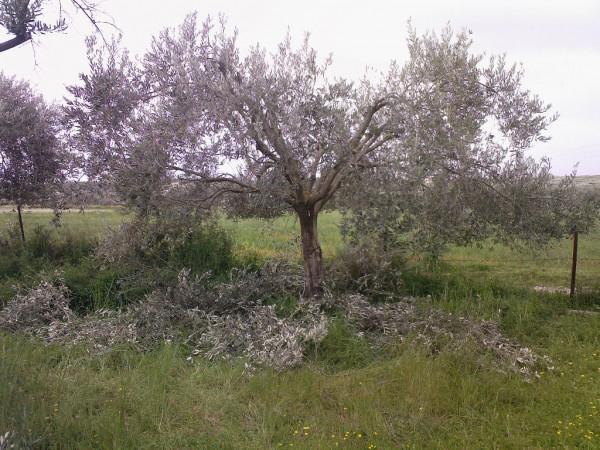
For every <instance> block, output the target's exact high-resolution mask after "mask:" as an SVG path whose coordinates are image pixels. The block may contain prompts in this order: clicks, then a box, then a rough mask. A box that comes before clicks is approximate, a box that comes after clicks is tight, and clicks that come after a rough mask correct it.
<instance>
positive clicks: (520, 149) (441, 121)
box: [340, 28, 597, 256]
mask: <svg viewBox="0 0 600 450" xmlns="http://www.w3.org/2000/svg"><path fill="white" fill-rule="evenodd" d="M408 44H409V50H410V54H411V58H410V61H409V62H408V63H407V64H406V65H405V66H404V67H403V68H402V69H399V68H398V69H397V70H396V72H395V73H394V74H393V75H394V77H395V78H396V82H395V84H397V85H401V86H404V88H405V95H404V97H403V98H404V103H403V104H404V106H405V107H406V108H407V114H406V116H405V121H404V122H403V126H404V135H403V139H402V141H400V142H398V143H397V144H396V145H394V147H393V148H392V149H391V150H390V151H389V152H388V153H387V154H386V155H385V156H383V158H382V159H379V160H374V163H375V164H374V166H373V167H372V168H369V169H367V170H364V171H362V172H360V173H357V174H356V175H355V177H354V179H353V180H352V183H348V184H347V185H346V189H345V192H344V195H343V200H342V201H341V202H340V203H341V205H342V207H343V209H345V210H346V212H348V213H349V215H348V221H349V223H348V224H347V225H346V227H345V229H346V230H347V231H350V230H353V233H354V235H353V238H354V240H355V242H359V241H360V240H361V239H363V238H362V237H361V235H364V236H365V237H367V236H369V237H371V238H377V239H378V240H380V241H381V242H382V245H383V246H384V247H389V246H392V247H394V246H395V247H398V246H402V245H407V244H408V245H410V246H412V247H413V248H415V249H417V250H418V251H422V252H427V253H429V254H431V255H433V256H439V255H440V253H441V252H442V251H443V250H444V248H445V246H446V245H447V244H449V243H456V244H460V245H466V244H472V243H475V242H478V241H481V240H482V239H485V238H487V237H489V236H494V237H495V238H497V239H499V240H501V241H503V242H514V241H515V240H517V241H520V242H526V243H528V244H533V245H540V244H543V243H545V242H547V241H548V240H549V239H551V238H558V237H562V236H564V235H565V234H567V233H569V230H570V229H572V228H573V220H572V216H573V210H574V209H575V205H574V203H575V198H576V197H577V194H576V193H575V191H574V189H573V183H572V181H573V180H572V177H567V178H565V179H563V180H562V181H560V182H556V181H555V180H554V179H553V176H552V175H551V174H550V164H549V161H548V160H545V159H543V160H542V161H540V162H537V161H535V160H533V159H532V158H530V157H527V156H526V155H525V154H524V152H525V150H526V149H527V148H528V147H529V146H530V145H531V144H532V143H533V142H534V141H541V142H543V141H546V140H548V139H549V138H548V137H547V136H546V135H545V134H544V133H545V130H546V128H547V126H548V125H549V124H551V123H552V122H553V121H554V120H555V119H556V118H557V116H556V115H553V116H548V114H547V113H548V111H549V108H550V106H549V105H545V104H544V103H543V102H542V101H541V100H540V99H539V98H538V97H537V96H535V95H533V94H531V93H530V92H529V91H528V90H526V89H524V88H523V87H522V78H523V71H522V70H521V69H519V68H518V67H517V66H507V65H506V61H505V58H504V57H492V58H490V59H489V61H488V63H487V66H486V65H485V61H484V57H483V56H479V55H473V54H471V51H470V46H471V40H470V38H469V36H468V35H467V34H466V33H464V32H463V33H458V34H454V33H453V32H452V31H451V30H450V29H449V28H447V29H445V30H444V31H443V32H442V34H441V35H440V36H439V37H438V36H436V35H435V34H432V33H431V34H426V35H425V36H423V37H418V36H416V34H415V33H414V30H412V31H411V35H410V38H409V41H408ZM584 203H585V202H584ZM580 206H582V209H581V210H580V211H579V216H580V219H579V220H578V222H577V223H578V226H577V228H579V229H581V230H584V229H587V227H588V226H589V224H590V223H591V221H590V218H591V217H593V216H594V209H593V207H592V205H591V204H590V203H589V202H587V203H585V205H584V204H583V203H581V204H580ZM596 211H597V209H596Z"/></svg>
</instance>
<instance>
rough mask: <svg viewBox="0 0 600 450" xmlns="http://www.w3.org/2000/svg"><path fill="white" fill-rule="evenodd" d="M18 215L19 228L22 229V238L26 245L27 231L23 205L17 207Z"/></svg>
mask: <svg viewBox="0 0 600 450" xmlns="http://www.w3.org/2000/svg"><path fill="white" fill-rule="evenodd" d="M17 213H18V215H19V227H20V228H21V238H22V239H23V244H24V243H25V229H24V228H23V215H22V214H21V205H17Z"/></svg>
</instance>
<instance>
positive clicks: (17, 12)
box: [0, 0, 107, 52]
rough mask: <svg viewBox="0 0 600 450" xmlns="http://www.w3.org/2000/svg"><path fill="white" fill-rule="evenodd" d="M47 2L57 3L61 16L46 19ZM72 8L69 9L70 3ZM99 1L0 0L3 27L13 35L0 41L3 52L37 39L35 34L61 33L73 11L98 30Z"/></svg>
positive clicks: (0, 21) (0, 19) (0, 24)
mask: <svg viewBox="0 0 600 450" xmlns="http://www.w3.org/2000/svg"><path fill="white" fill-rule="evenodd" d="M48 3H55V5H54V6H55V9H58V11H59V12H58V17H57V18H56V21H55V22H54V23H48V22H46V20H47V16H46V14H44V7H45V6H47V4H48ZM69 3H70V4H71V6H72V9H71V10H70V11H69V7H68V6H67V5H68V4H69ZM97 6H98V2H97V1H96V0H71V1H70V2H63V1H61V0H57V1H55V2H54V1H53V0H0V27H2V28H4V29H5V30H6V31H7V32H8V33H9V34H12V35H13V36H14V37H13V38H12V39H8V40H6V41H4V42H0V52H3V51H6V50H10V49H11V48H14V47H16V46H18V45H21V44H23V43H24V42H27V41H29V40H31V39H33V38H34V36H36V35H43V34H47V33H55V32H57V33H61V32H64V31H65V30H66V29H67V17H69V16H70V15H71V14H72V13H77V12H82V13H83V14H84V15H85V17H87V19H88V20H89V21H90V22H91V23H92V25H93V26H94V27H95V28H96V29H97V30H99V24H101V23H104V24H106V23H107V22H100V21H99V20H97V16H98V13H99V11H98V8H97Z"/></svg>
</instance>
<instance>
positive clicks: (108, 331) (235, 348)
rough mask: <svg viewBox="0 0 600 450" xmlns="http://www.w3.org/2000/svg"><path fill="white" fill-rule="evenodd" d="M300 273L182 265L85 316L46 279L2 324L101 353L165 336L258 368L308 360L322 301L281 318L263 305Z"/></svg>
mask: <svg viewBox="0 0 600 450" xmlns="http://www.w3.org/2000/svg"><path fill="white" fill-rule="evenodd" d="M296 272H297V270H295V269H294V268H293V267H290V266H289V265H287V264H285V263H276V262H273V263H270V264H267V265H266V266H265V267H264V268H263V274H262V277H259V276H257V275H256V274H253V273H250V272H246V271H236V272H235V273H232V274H231V276H230V279H229V281H227V282H223V283H210V284H209V283H208V282H207V277H205V276H198V277H195V278H191V277H190V276H189V271H187V270H183V271H182V272H181V273H180V276H179V279H178V282H177V284H176V285H175V286H173V287H172V288H171V289H169V290H167V291H166V292H165V291H155V292H153V293H151V294H150V295H148V296H147V297H146V299H145V300H144V301H143V302H141V303H139V304H134V305H131V306H130V307H129V308H127V309H126V310H125V311H111V310H100V311H96V312H95V313H94V314H90V315H88V316H85V317H79V316H77V315H75V314H74V313H73V312H72V311H71V309H70V308H69V306H68V304H69V301H68V295H69V291H68V289H67V288H66V287H65V286H64V283H63V282H62V281H61V280H60V279H57V280H49V279H44V280H43V281H42V282H41V283H40V284H39V285H38V286H37V287H35V288H32V289H30V290H28V291H27V292H26V293H24V294H18V295H17V296H15V298H13V299H12V300H11V301H10V302H9V303H8V305H7V306H6V307H5V308H4V309H3V310H1V311H0V329H5V330H8V331H12V332H22V333H26V334H29V335H32V336H35V337H37V338H39V339H42V340H43V341H45V342H48V343H63V344H68V345H74V344H86V345H89V346H90V347H91V349H92V350H93V351H95V352H104V351H106V350H108V349H110V348H111V347H112V346H114V345H117V344H122V343H127V344H129V345H132V346H134V347H135V348H137V349H139V350H141V351H148V350H151V349H153V348H156V346H157V345H159V344H160V343H162V342H164V341H174V340H177V341H180V342H181V341H185V342H186V343H188V344H191V345H194V346H195V348H196V349H195V351H194V355H198V354H203V355H206V356H208V357H210V358H214V357H217V356H218V357H224V358H245V359H247V361H248V363H249V364H250V365H251V366H252V367H256V366H259V365H260V366H270V367H274V368H276V369H278V370H283V369H285V368H288V367H292V366H294V365H297V364H300V363H301V362H302V360H303V350H304V347H305V345H306V344H307V343H308V342H309V341H313V342H318V341H319V340H321V339H322V338H323V337H325V335H326V334H327V330H328V323H329V320H328V318H327V317H326V316H325V315H324V314H323V313H322V312H321V311H320V310H319V306H318V305H317V304H312V303H310V304H309V303H308V302H303V303H301V304H299V305H298V307H297V308H296V309H295V310H294V311H293V312H292V313H291V314H289V315H287V316H283V317H280V316H278V315H277V314H276V311H275V307H274V306H266V305H264V304H263V303H264V301H266V300H268V299H269V298H270V297H271V296H272V295H282V293H284V292H288V293H289V289H286V288H291V289H295V287H294V286H297V285H298V280H297V278H298V274H297V273H296ZM284 289H285V291H284ZM249 367H250V366H249Z"/></svg>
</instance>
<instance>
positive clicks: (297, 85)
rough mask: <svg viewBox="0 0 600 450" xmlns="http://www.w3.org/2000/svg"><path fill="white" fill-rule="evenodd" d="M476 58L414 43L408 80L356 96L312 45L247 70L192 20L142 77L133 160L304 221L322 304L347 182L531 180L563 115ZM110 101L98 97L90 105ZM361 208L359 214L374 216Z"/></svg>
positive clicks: (404, 74) (209, 28)
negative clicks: (529, 151)
mask: <svg viewBox="0 0 600 450" xmlns="http://www.w3.org/2000/svg"><path fill="white" fill-rule="evenodd" d="M470 45H471V41H470V39H469V38H468V36H467V34H466V33H458V34H456V35H455V34H454V33H453V32H452V31H451V30H450V29H449V28H447V29H446V30H444V32H443V33H442V35H441V36H440V37H439V38H438V37H437V36H435V35H433V34H430V35H426V36H424V37H423V38H419V37H417V36H416V34H415V33H414V32H411V35H410V38H409V49H410V60H409V61H408V62H407V64H406V65H405V67H404V68H402V69H401V68H400V67H399V66H398V65H396V64H392V65H391V67H390V70H389V72H388V73H387V74H386V75H385V76H381V77H379V78H380V80H379V81H372V80H369V79H366V78H365V79H363V80H362V81H361V82H359V83H351V82H349V81H346V80H344V79H339V78H336V79H334V80H331V79H330V78H329V77H328V76H327V70H328V68H329V65H330V63H331V59H330V58H327V59H325V60H323V61H319V59H318V58H317V54H316V52H315V50H314V49H312V48H311V47H310V45H309V41H308V36H306V37H305V39H304V41H303V43H302V45H301V46H300V47H299V48H297V49H296V48H294V47H293V46H292V43H291V38H290V37H289V36H288V37H286V39H285V40H284V41H283V42H282V43H281V44H280V45H279V47H278V49H277V50H276V51H275V52H274V53H272V54H267V52H266V50H265V49H263V48H261V47H260V46H256V47H254V48H252V49H250V51H249V52H248V54H247V56H245V57H242V56H241V55H240V52H239V50H238V48H237V44H236V33H232V34H228V33H227V31H226V27H225V23H224V20H221V21H220V23H218V24H217V25H216V26H215V25H214V23H213V22H212V21H210V20H207V21H205V22H204V23H203V24H202V25H201V26H198V24H197V21H196V16H195V15H191V16H189V17H187V18H186V20H185V21H184V23H183V24H182V25H181V27H179V29H178V30H165V31H163V32H162V33H161V34H160V36H158V37H157V38H156V39H154V40H153V43H152V49H151V50H150V51H149V52H148V53H147V54H146V55H145V57H144V61H143V66H142V67H140V70H141V72H140V73H143V78H144V80H145V83H146V85H145V87H146V89H147V91H146V93H151V95H148V96H144V95H140V96H139V97H138V98H144V101H142V102H141V103H140V104H139V105H138V106H137V109H136V114H135V115H136V116H137V117H141V116H143V117H144V118H145V120H144V124H145V126H144V131H143V132H140V133H139V134H138V135H137V137H136V138H135V141H136V143H137V146H135V148H136V149H138V150H139V152H138V153H137V156H136V153H135V152H131V151H128V152H127V158H128V159H129V160H130V161H134V160H136V159H137V157H141V158H142V161H140V162H139V163H138V164H139V165H143V164H144V163H143V161H144V160H145V159H147V156H146V155H147V153H146V152H150V154H151V155H152V156H151V158H152V159H153V160H154V161H156V160H158V161H161V162H160V167H161V170H164V169H166V170H168V171H170V172H171V173H172V174H178V176H179V178H180V179H181V180H186V181H192V182H195V183H199V184H204V185H211V186H214V188H213V189H211V190H210V191H209V192H210V195H209V197H207V198H206V199H214V198H217V197H219V196H221V195H224V194H238V195H251V196H259V197H260V198H262V199H266V201H263V202H258V205H260V204H263V205H265V206H269V207H272V206H275V205H276V206H277V207H278V208H279V210H284V209H287V210H291V211H293V212H294V213H295V214H296V215H297V217H298V220H299V223H300V228H301V242H302V254H303V257H304V261H305V266H306V275H305V293H306V294H307V295H309V296H313V295H316V294H318V293H319V292H320V291H321V290H322V288H323V286H324V285H325V270H324V266H323V257H322V253H321V248H320V245H319V241H318V230H317V220H318V215H319V212H320V211H322V209H323V207H324V206H325V205H326V204H327V203H328V202H329V201H330V200H331V199H332V198H333V197H334V195H335V194H336V192H337V191H338V190H339V189H340V187H341V186H342V184H343V183H344V182H345V181H349V180H354V179H355V178H354V177H355V176H357V175H358V174H361V173H366V174H369V175H371V176H372V177H374V180H373V181H374V183H373V185H375V184H377V181H378V180H380V179H383V174H384V173H386V174H387V176H392V178H391V179H393V180H407V182H408V180H413V181H410V182H411V183H417V182H420V183H427V182H431V180H435V179H436V177H439V180H440V183H441V182H442V180H444V179H448V180H450V179H452V178H453V177H458V178H463V176H464V175H466V174H475V173H477V174H479V179H480V180H485V177H486V176H488V174H489V173H493V172H494V171H495V170H500V169H501V170H503V171H505V172H506V173H507V176H508V174H511V173H513V172H514V173H515V176H518V175H517V172H516V171H514V170H513V168H516V167H517V166H518V167H519V170H522V169H523V166H522V165H517V164H516V163H514V164H513V163H511V161H519V160H521V159H522V156H521V155H522V153H523V150H524V149H525V148H527V147H528V146H529V145H530V144H531V142H533V141H534V140H536V139H538V140H544V139H546V138H545V137H544V136H543V135H542V133H543V131H544V130H545V128H546V127H547V126H548V124H549V123H551V122H552V121H553V120H554V118H553V117H548V116H547V112H548V109H549V107H548V106H547V105H545V104H543V103H542V102H541V101H540V100H539V99H538V98H537V97H536V96H534V95H532V94H531V93H529V92H528V91H526V90H524V89H523V88H522V87H521V73H520V72H519V71H518V70H516V69H515V68H514V67H512V68H511V67H506V64H505V61H504V59H503V58H492V60H491V62H490V64H489V65H488V66H487V67H482V62H483V57H482V56H474V55H472V54H471V53H470ZM103 70H108V67H104V69H103ZM100 89H102V85H93V84H90V85H88V86H87V87H86V90H87V91H88V92H89V96H93V95H94V94H93V93H94V92H98V91H99V90H100ZM73 92H74V93H75V94H76V97H77V99H76V101H75V102H74V103H73V105H75V104H76V103H77V102H81V103H80V104H79V105H77V106H76V107H75V110H74V111H71V113H70V115H71V117H76V116H77V113H76V111H86V112H90V111H92V110H93V108H92V105H90V103H89V102H88V101H86V100H85V98H84V97H85V96H83V95H78V94H77V93H76V92H75V91H73ZM91 120H94V119H91ZM78 123H81V120H79V122H78ZM124 123H129V122H127V121H125V122H124ZM138 123H140V122H138ZM490 130H494V133H495V135H492V133H491V132H490ZM81 136H82V135H81ZM128 136H132V134H131V133H128ZM496 136H497V137H496ZM113 144H114V143H113V142H112V141H111V140H109V139H104V140H102V144H101V147H102V152H104V153H105V154H106V155H112V156H114V157H117V158H119V157H120V156H119V155H120V153H119V152H120V151H121V150H120V149H119V148H117V147H116V146H114V145H113ZM121 149H122V148H121ZM156 152H158V153H162V155H163V156H162V158H156V157H155V156H154V155H156V154H157V153H156ZM527 173H528V174H530V175H531V177H533V178H535V177H536V176H537V175H536V173H534V172H532V171H528V172H527ZM380 174H381V176H380ZM409 175H410V176H409ZM417 175H418V176H417ZM365 179H366V178H365V177H363V178H362V180H363V181H364V180H365ZM542 181H543V180H542ZM480 184H481V185H484V184H483V181H482V183H480ZM440 185H441V184H440ZM373 193H374V192H371V194H373ZM375 195H378V194H375ZM356 198H357V203H356V204H354V205H353V207H352V209H353V210H354V211H360V210H362V209H363V208H366V207H367V206H368V204H366V203H364V202H365V201H366V200H365V199H364V198H363V199H359V198H358V197H356ZM262 212H265V211H262ZM266 212H267V213H268V212H269V211H266ZM257 213H261V211H260V210H258V211H257Z"/></svg>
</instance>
